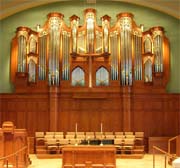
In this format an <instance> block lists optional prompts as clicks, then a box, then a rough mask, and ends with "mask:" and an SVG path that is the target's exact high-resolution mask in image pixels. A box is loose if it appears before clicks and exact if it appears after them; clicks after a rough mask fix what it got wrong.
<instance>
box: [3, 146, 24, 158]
mask: <svg viewBox="0 0 180 168" xmlns="http://www.w3.org/2000/svg"><path fill="white" fill-rule="evenodd" d="M26 148H27V146H24V147H22V148H21V149H19V150H18V151H16V152H15V153H11V154H9V155H7V156H3V157H1V158H0V160H4V159H7V158H10V157H12V156H15V155H17V154H18V153H19V152H21V151H23V150H25V149H26Z"/></svg>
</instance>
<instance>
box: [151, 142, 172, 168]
mask: <svg viewBox="0 0 180 168" xmlns="http://www.w3.org/2000/svg"><path fill="white" fill-rule="evenodd" d="M155 150H157V151H159V152H161V153H162V154H164V168H167V157H169V158H170V157H172V155H171V154H169V153H168V152H166V151H164V150H162V149H160V148H158V147H157V146H153V168H155V154H156V153H155Z"/></svg>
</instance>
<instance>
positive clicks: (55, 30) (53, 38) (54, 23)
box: [49, 16, 61, 85]
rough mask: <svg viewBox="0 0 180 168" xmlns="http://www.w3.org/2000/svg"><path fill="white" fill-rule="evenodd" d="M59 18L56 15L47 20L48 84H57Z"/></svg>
mask: <svg viewBox="0 0 180 168" xmlns="http://www.w3.org/2000/svg"><path fill="white" fill-rule="evenodd" d="M60 27H61V20H60V18H59V17H57V16H52V17H50V20H49V28H50V30H49V85H59V78H60V77H59V55H60Z"/></svg>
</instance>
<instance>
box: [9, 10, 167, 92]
mask: <svg viewBox="0 0 180 168" xmlns="http://www.w3.org/2000/svg"><path fill="white" fill-rule="evenodd" d="M63 17H64V16H63V14H61V13H49V14H48V20H47V21H46V23H45V24H44V26H42V27H41V26H39V25H38V26H37V30H36V31H34V30H31V29H30V28H28V27H18V28H17V31H16V36H15V37H14V38H13V40H12V55H11V81H12V82H13V83H14V85H15V89H16V92H21V91H24V89H25V90H26V91H28V88H29V91H31V92H33V91H37V90H38V91H39V90H42V89H44V90H48V88H49V87H48V86H50V87H51V86H58V87H59V88H67V87H69V88H77V87H82V88H101V87H107V88H112V87H113V88H114V87H118V88H119V87H120V88H122V87H124V86H130V87H133V86H134V87H133V88H136V87H135V86H141V87H143V86H144V85H150V86H151V87H154V86H155V87H159V88H160V87H161V88H163V89H164V88H165V86H166V84H167V81H168V79H169V43H168V39H167V38H166V36H165V34H164V29H163V27H160V26H157V27H152V28H150V29H149V30H146V31H144V30H143V26H142V25H141V26H137V25H136V23H135V21H134V20H133V14H131V13H119V14H118V15H117V21H116V23H115V25H114V26H111V25H110V19H111V17H109V16H108V15H105V16H103V17H101V20H102V25H101V26H98V25H97V23H96V10H95V9H91V8H90V9H86V10H85V11H84V24H83V25H82V26H80V25H79V19H80V18H79V17H78V16H76V15H73V16H71V17H70V27H68V26H67V25H66V24H65V22H64V21H63ZM32 87H33V89H32Z"/></svg>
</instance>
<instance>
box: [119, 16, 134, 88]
mask: <svg viewBox="0 0 180 168" xmlns="http://www.w3.org/2000/svg"><path fill="white" fill-rule="evenodd" d="M128 15H129V14H128ZM119 16H120V47H121V53H120V55H121V85H132V40H131V31H132V20H131V17H132V15H131V14H130V16H127V14H125V16H123V14H120V15H119Z"/></svg>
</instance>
